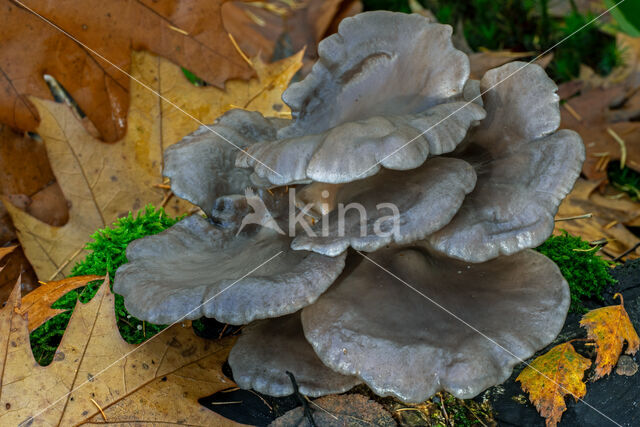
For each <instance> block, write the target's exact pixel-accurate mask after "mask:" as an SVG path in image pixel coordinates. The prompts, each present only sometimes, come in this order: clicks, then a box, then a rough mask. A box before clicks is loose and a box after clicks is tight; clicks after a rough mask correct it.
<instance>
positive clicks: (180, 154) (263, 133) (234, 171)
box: [163, 110, 276, 214]
mask: <svg viewBox="0 0 640 427" xmlns="http://www.w3.org/2000/svg"><path fill="white" fill-rule="evenodd" d="M275 136H276V127H275V126H273V125H272V123H271V122H270V121H269V120H267V119H265V118H264V117H262V115H261V114H260V113H256V112H250V111H244V110H231V111H228V112H227V113H226V114H224V115H223V116H221V117H220V118H219V119H217V120H216V123H215V124H213V125H210V126H200V127H199V128H198V130H196V131H195V132H193V133H191V134H189V135H187V136H185V137H184V138H183V139H182V140H181V141H180V142H178V143H177V144H174V145H172V146H171V147H169V148H167V150H166V151H165V155H164V171H163V173H164V175H165V176H166V177H168V178H171V190H172V191H173V192H174V193H175V194H176V196H178V197H180V198H182V199H185V200H188V201H190V202H191V203H193V204H195V205H198V206H200V207H201V208H202V210H203V211H205V212H206V213H207V214H210V213H211V209H213V207H214V204H215V200H216V199H217V198H218V197H220V196H223V195H226V194H238V193H242V192H243V191H244V189H245V188H247V187H249V186H251V180H250V178H249V177H250V175H251V172H250V171H248V170H246V169H240V168H237V167H235V161H236V155H237V154H238V153H239V152H240V150H243V149H245V148H247V147H248V146H250V145H252V144H255V143H256V142H260V141H266V140H271V139H273V138H275Z"/></svg>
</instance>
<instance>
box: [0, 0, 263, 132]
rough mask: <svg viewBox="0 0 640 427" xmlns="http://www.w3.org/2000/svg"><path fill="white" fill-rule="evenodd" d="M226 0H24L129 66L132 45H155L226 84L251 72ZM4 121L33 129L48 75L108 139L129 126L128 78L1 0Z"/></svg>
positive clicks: (134, 47)
mask: <svg viewBox="0 0 640 427" xmlns="http://www.w3.org/2000/svg"><path fill="white" fill-rule="evenodd" d="M223 1H224V0H192V1H188V2H180V1H175V0H165V1H163V2H157V1H154V0H140V1H134V0H111V1H100V0H89V1H86V0H85V1H65V2H54V1H49V0H22V3H24V4H25V5H26V6H27V7H29V8H31V9H33V10H34V11H35V12H37V13H38V14H40V15H43V16H44V17H46V18H48V19H50V20H51V21H52V22H54V23H55V24H56V25H58V26H59V27H61V28H62V29H63V30H65V31H66V32H68V33H69V34H71V35H72V36H73V37H75V38H76V39H78V40H79V41H80V42H82V43H85V44H86V45H87V46H88V47H89V48H91V49H94V50H95V51H97V52H98V53H100V55H102V56H104V57H105V58H106V59H107V60H109V61H110V62H112V63H114V64H116V65H117V66H118V67H120V68H122V69H123V70H125V71H126V72H129V71H131V63H130V60H131V52H132V50H142V49H145V50H149V51H152V52H154V53H156V54H158V55H162V56H163V57H165V58H168V59H170V60H172V61H173V62H175V63H178V64H180V65H182V66H184V67H186V68H187V69H189V70H191V71H192V72H194V73H195V74H196V75H198V76H200V77H201V78H202V79H204V80H205V81H207V82H209V83H211V84H215V85H218V86H222V85H223V83H224V82H225V81H226V80H227V79H229V78H234V77H235V78H245V79H246V78H249V77H250V76H251V75H252V73H253V71H252V70H251V68H250V67H249V66H248V65H247V64H246V63H245V62H244V61H243V60H242V57H241V56H240V54H239V53H238V52H237V51H236V49H235V48H234V46H233V44H232V43H231V41H230V40H229V38H228V35H227V32H226V30H225V29H224V27H223V24H222V19H221V11H220V8H221V6H222V3H223ZM0 5H1V8H0V28H2V35H0V44H2V50H1V51H0V70H1V71H2V72H1V73H0V87H2V88H3V89H4V90H3V92H4V93H5V96H4V97H3V98H2V101H1V102H0V121H1V122H3V123H6V124H9V125H10V126H12V127H14V128H19V129H22V130H30V131H33V130H35V129H36V127H37V124H38V120H39V114H38V111H37V110H36V108H35V107H34V105H33V104H31V103H30V102H29V99H28V96H36V97H39V98H44V99H51V94H50V92H49V88H48V87H47V85H46V83H45V81H44V79H43V78H42V76H43V74H44V73H47V74H50V75H52V76H53V77H54V78H55V79H56V80H58V81H59V82H60V83H61V84H62V86H64V88H65V89H66V90H67V91H68V92H69V93H70V94H71V96H72V97H73V98H74V99H75V100H76V101H77V103H78V104H79V105H80V108H81V109H82V110H83V111H84V112H85V113H86V114H87V116H88V117H89V118H90V120H91V121H92V122H93V123H94V124H95V126H96V127H97V128H98V130H99V131H100V134H101V135H102V137H103V138H104V139H105V140H106V141H117V140H118V139H120V138H122V137H123V135H124V134H125V130H126V118H127V110H128V107H129V100H130V98H129V93H128V92H129V90H130V89H131V88H130V85H129V78H128V77H127V76H126V75H125V74H124V73H122V72H121V71H119V70H117V69H116V68H114V67H113V66H111V65H109V64H108V63H106V62H104V61H103V60H102V59H100V58H99V57H98V56H96V55H94V54H92V53H90V52H89V51H88V50H87V49H85V48H84V47H83V46H81V45H80V44H78V43H76V42H75V41H74V40H72V39H71V38H70V37H69V36H67V35H65V34H63V33H62V32H61V31H59V30H57V29H55V28H54V27H53V26H51V25H50V24H48V23H46V22H44V21H43V20H42V19H40V18H39V17H37V16H35V15H34V14H32V13H30V12H29V11H28V10H26V9H24V8H23V7H21V6H20V4H19V3H18V2H17V1H11V0H0Z"/></svg>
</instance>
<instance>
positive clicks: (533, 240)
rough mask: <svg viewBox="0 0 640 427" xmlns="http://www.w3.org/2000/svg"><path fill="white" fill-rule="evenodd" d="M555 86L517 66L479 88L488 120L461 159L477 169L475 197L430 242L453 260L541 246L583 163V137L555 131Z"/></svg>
mask: <svg viewBox="0 0 640 427" xmlns="http://www.w3.org/2000/svg"><path fill="white" fill-rule="evenodd" d="M556 89H557V87H556V85H555V84H554V83H553V81H552V80H551V79H549V77H547V75H546V74H545V72H544V70H543V69H542V68H540V67H539V66H537V65H530V64H526V63H522V62H512V63H509V64H506V65H503V66H502V67H499V68H496V69H493V70H490V71H488V72H487V73H486V74H485V76H484V77H483V78H482V81H481V90H482V92H485V91H486V93H485V94H484V97H483V98H484V106H485V108H486V110H487V118H486V119H485V120H483V121H482V123H481V124H480V125H479V126H478V127H477V128H475V129H474V130H473V131H472V134H471V135H470V136H469V137H468V141H467V145H466V146H465V149H464V150H460V151H459V152H456V153H455V154H454V155H455V156H456V157H459V158H462V159H465V160H467V161H468V162H469V163H471V164H472V165H474V167H475V168H476V172H477V174H478V183H477V185H476V188H475V190H474V191H473V192H472V193H471V194H469V195H468V196H467V198H466V199H465V201H464V203H463V205H462V207H461V208H460V211H459V212H458V214H457V215H456V216H455V217H454V218H453V220H452V221H451V223H450V224H448V225H447V226H446V227H444V228H443V229H441V230H439V231H437V232H436V233H434V234H433V235H431V236H430V237H429V242H430V243H431V244H432V245H433V246H434V247H435V248H436V249H437V250H439V251H441V252H443V253H445V254H447V255H448V256H451V257H454V258H458V259H463V260H467V261H470V262H483V261H486V260H489V259H492V258H495V257H497V256H499V255H510V254H513V253H516V252H518V251H520V250H522V249H525V248H533V247H536V246H538V245H540V244H541V243H542V242H544V240H545V239H546V238H547V237H549V236H550V235H551V233H552V231H553V226H554V220H553V219H554V216H555V214H556V212H557V210H558V206H559V205H560V202H561V201H562V199H563V198H564V197H565V196H566V195H567V194H568V193H569V191H571V188H573V184H574V183H575V181H576V179H577V178H578V176H579V174H580V170H581V168H582V163H583V161H584V158H585V151H584V146H583V144H582V140H581V139H580V136H579V135H578V134H577V133H575V132H573V131H570V130H560V131H556V130H557V128H558V125H559V123H560V110H559V104H558V96H557V95H556V93H555V92H556Z"/></svg>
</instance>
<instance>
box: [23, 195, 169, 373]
mask: <svg viewBox="0 0 640 427" xmlns="http://www.w3.org/2000/svg"><path fill="white" fill-rule="evenodd" d="M180 219H181V218H170V217H168V216H167V214H166V213H165V212H164V210H163V209H162V208H160V209H156V208H154V207H153V206H151V205H148V206H147V207H146V208H145V209H144V210H141V211H139V212H138V214H137V216H134V215H133V214H132V213H129V215H128V216H126V217H124V218H120V219H118V220H117V221H116V222H115V223H114V224H113V225H112V226H111V227H106V228H104V229H101V230H98V231H96V232H95V233H94V234H93V235H92V236H91V238H92V239H93V241H92V242H90V243H88V244H87V245H86V249H87V250H88V251H89V254H88V255H87V257H86V258H85V259H84V260H83V261H80V262H79V263H77V264H76V265H75V266H74V267H73V268H72V270H71V276H84V275H89V274H97V275H105V274H107V273H108V274H109V277H110V278H111V279H112V280H113V279H114V277H115V273H116V270H117V269H118V267H120V266H121V265H122V264H124V263H126V262H127V257H126V253H125V252H126V248H127V245H128V244H129V243H131V242H132V241H134V240H136V239H140V238H142V237H145V236H150V235H153V234H158V233H160V232H161V231H163V230H166V229H167V228H169V227H171V226H172V225H174V224H175V223H176V222H178V221H179V220H180ZM101 283H102V282H101V281H95V282H90V283H89V284H88V285H87V286H85V287H83V288H78V289H76V290H74V291H71V292H69V293H67V294H65V295H64V296H62V297H61V298H60V299H59V300H58V301H56V302H55V303H54V304H52V306H51V307H53V308H58V309H62V310H67V311H66V312H64V313H62V314H60V315H58V316H56V317H54V318H53V319H51V320H49V321H48V322H46V323H45V324H43V325H42V326H40V327H39V328H37V329H36V330H34V331H33V332H32V333H31V337H30V338H31V347H32V349H33V354H34V356H35V358H36V360H37V361H38V363H40V364H41V365H48V364H49V363H51V360H52V359H53V355H54V353H55V350H56V348H57V347H58V344H59V343H60V340H61V339H62V334H63V333H64V330H65V329H66V327H67V324H68V323H69V318H70V317H71V313H72V311H73V308H74V307H75V305H76V301H78V300H80V302H82V303H87V302H88V301H89V300H91V298H93V296H94V295H95V293H96V292H97V290H98V288H99V287H100V284H101ZM115 312H116V320H117V324H118V329H119V330H120V334H121V335H122V337H123V338H124V339H125V341H127V342H129V343H132V344H138V343H141V342H143V341H145V340H146V339H148V338H150V337H152V336H153V335H155V334H156V333H158V332H160V331H161V330H163V329H164V328H165V327H166V326H165V325H152V324H150V323H148V322H143V321H142V320H139V319H136V318H135V317H133V316H131V315H130V314H129V313H128V312H127V310H126V309H125V308H124V300H123V298H122V296H121V295H117V294H116V297H115Z"/></svg>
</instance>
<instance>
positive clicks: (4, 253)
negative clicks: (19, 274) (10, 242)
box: [0, 246, 17, 261]
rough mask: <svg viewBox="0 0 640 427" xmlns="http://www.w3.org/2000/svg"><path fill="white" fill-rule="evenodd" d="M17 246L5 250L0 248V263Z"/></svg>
mask: <svg viewBox="0 0 640 427" xmlns="http://www.w3.org/2000/svg"><path fill="white" fill-rule="evenodd" d="M16 247H17V246H7V247H6V248H0V261H2V259H3V258H4V257H6V256H7V255H9V254H10V253H11V252H13V250H14V249H15V248H16Z"/></svg>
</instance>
